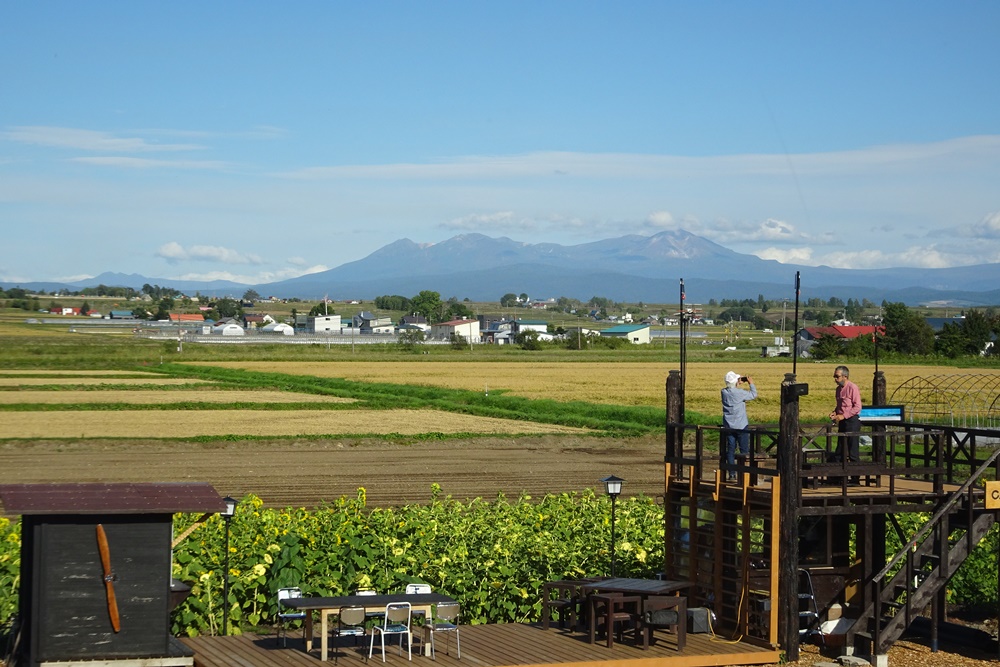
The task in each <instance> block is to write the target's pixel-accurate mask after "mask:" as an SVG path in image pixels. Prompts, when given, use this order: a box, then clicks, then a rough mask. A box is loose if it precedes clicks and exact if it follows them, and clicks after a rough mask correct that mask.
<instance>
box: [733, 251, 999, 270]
mask: <svg viewBox="0 0 1000 667" xmlns="http://www.w3.org/2000/svg"><path fill="white" fill-rule="evenodd" d="M753 254H755V255H757V256H758V257H760V258H761V259H773V260H775V261H778V262H781V263H782V264H799V265H802V266H830V267H833V268H835V269H884V268H889V267H901V266H911V267H919V268H925V269H943V268H947V267H951V266H968V265H972V264H984V263H991V262H996V261H998V259H1000V252H997V251H992V252H990V251H986V252H984V253H982V254H980V255H972V254H969V253H968V252H963V251H950V250H947V249H940V248H937V247H935V246H911V247H909V248H906V249H904V250H900V251H899V252H884V251H882V250H876V249H862V250H838V251H834V252H829V253H826V254H821V255H819V254H816V253H815V251H814V250H813V248H811V247H798V248H775V247H770V248H765V249H764V250H760V251H757V252H754V253H753Z"/></svg>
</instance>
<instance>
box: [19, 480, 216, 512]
mask: <svg viewBox="0 0 1000 667" xmlns="http://www.w3.org/2000/svg"><path fill="white" fill-rule="evenodd" d="M0 501H2V502H3V507H4V511H5V512H6V513H7V514H25V515H27V514H158V513H171V514H172V513H174V512H221V511H222V510H224V509H225V508H226V505H225V503H224V502H223V501H222V498H220V497H219V493H218V492H217V491H216V490H215V489H214V488H213V487H212V485H211V484H209V483H207V482H194V483H191V482H162V483H159V482H158V483H109V484H104V483H81V484H0Z"/></svg>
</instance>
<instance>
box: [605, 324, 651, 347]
mask: <svg viewBox="0 0 1000 667" xmlns="http://www.w3.org/2000/svg"><path fill="white" fill-rule="evenodd" d="M601 335H602V336H604V337H607V338H624V339H625V340H627V341H629V342H630V343H636V344H640V345H641V344H643V343H648V342H650V340H651V337H650V329H649V325H648V324H619V325H618V326H615V327H611V328H610V329H605V330H604V331H602V332H601Z"/></svg>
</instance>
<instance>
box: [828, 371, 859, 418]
mask: <svg viewBox="0 0 1000 667" xmlns="http://www.w3.org/2000/svg"><path fill="white" fill-rule="evenodd" d="M834 412H836V413H837V414H838V415H843V417H844V419H850V418H851V417H853V416H854V415H857V414H860V412H861V392H860V391H859V390H858V385H856V384H854V383H853V382H851V381H850V380H845V381H844V384H843V385H838V386H837V409H836V410H834Z"/></svg>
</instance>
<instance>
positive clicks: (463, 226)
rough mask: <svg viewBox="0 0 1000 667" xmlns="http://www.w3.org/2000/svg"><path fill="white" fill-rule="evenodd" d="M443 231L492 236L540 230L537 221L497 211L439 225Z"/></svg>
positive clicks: (455, 219)
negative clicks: (473, 232)
mask: <svg viewBox="0 0 1000 667" xmlns="http://www.w3.org/2000/svg"><path fill="white" fill-rule="evenodd" d="M438 227H440V228H441V229H446V230H451V231H465V232H472V231H477V232H478V231H481V232H484V233H490V234H506V233H508V231H513V232H515V233H516V232H526V231H533V230H535V229H537V228H538V223H537V221H535V220H530V219H528V218H521V217H517V216H515V214H514V212H513V211H497V212H496V213H473V214H470V215H466V216H462V217H461V218H454V219H452V220H448V221H447V222H442V223H441V224H440V225H438Z"/></svg>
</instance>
